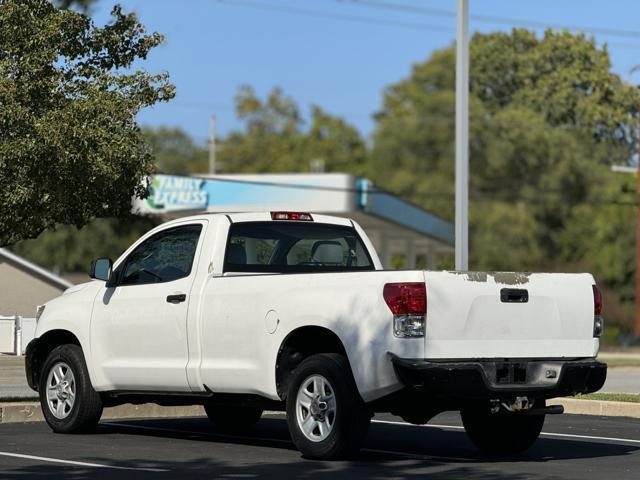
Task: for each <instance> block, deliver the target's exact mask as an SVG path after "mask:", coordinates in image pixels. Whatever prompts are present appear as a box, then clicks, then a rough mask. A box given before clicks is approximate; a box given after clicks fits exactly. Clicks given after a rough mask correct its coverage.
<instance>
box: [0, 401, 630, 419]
mask: <svg viewBox="0 0 640 480" xmlns="http://www.w3.org/2000/svg"><path fill="white" fill-rule="evenodd" d="M547 405H562V406H564V411H565V413H571V414H578V415H598V416H606V417H631V418H640V403H631V402H609V401H602V400H577V399H575V398H554V399H551V400H549V401H547ZM204 415H205V413H204V410H203V408H202V406H200V405H192V406H188V407H161V406H159V405H156V404H155V403H145V404H142V405H130V404H126V405H119V406H117V407H111V408H105V409H104V412H103V414H102V419H103V420H115V419H122V418H167V417H172V418H179V417H201V416H204ZM43 420H44V417H43V416H42V411H41V410H40V403H38V402H11V403H0V424H2V423H16V422H41V421H43Z"/></svg>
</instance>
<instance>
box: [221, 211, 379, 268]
mask: <svg viewBox="0 0 640 480" xmlns="http://www.w3.org/2000/svg"><path fill="white" fill-rule="evenodd" d="M352 270H353V271H360V270H374V265H373V262H372V261H371V257H370V256H369V253H368V252H367V250H366V248H365V247H364V245H363V244H362V240H361V239H360V237H359V236H358V233H357V232H356V230H355V229H354V228H352V227H342V226H339V225H329V224H323V223H311V222H305V223H302V222H300V223H298V222H242V223H234V224H233V225H231V227H230V229H229V240H228V242H227V251H226V254H225V262H224V271H225V272H273V273H304V272H307V273H308V272H328V271H333V272H335V271H352Z"/></svg>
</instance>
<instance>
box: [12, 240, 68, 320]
mask: <svg viewBox="0 0 640 480" xmlns="http://www.w3.org/2000/svg"><path fill="white" fill-rule="evenodd" d="M71 286H72V283H70V282H68V281H67V280H65V279H64V278H62V277H59V276H58V275H56V274H54V273H52V272H50V271H49V270H45V269H44V268H42V267H39V266H38V265H36V264H34V263H31V262H29V261H27V260H25V259H24V258H22V257H20V256H18V255H16V254H15V253H12V252H10V251H9V250H7V249H4V248H0V315H3V316H13V315H18V316H21V317H26V318H32V317H34V316H35V314H36V307H37V306H38V305H41V304H43V303H45V302H47V301H49V300H51V299H52V298H54V297H57V296H59V295H60V294H61V293H62V292H63V291H64V290H66V289H67V288H69V287H71Z"/></svg>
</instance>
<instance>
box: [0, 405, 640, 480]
mask: <svg viewBox="0 0 640 480" xmlns="http://www.w3.org/2000/svg"><path fill="white" fill-rule="evenodd" d="M397 422H399V419H397V418H395V417H391V416H381V417H377V418H376V422H375V423H374V424H372V428H371V431H370V433H369V437H368V441H367V445H366V448H365V449H364V450H363V452H362V454H361V455H360V456H359V457H357V458H355V459H353V460H350V461H340V462H318V461H311V460H305V459H303V458H301V456H300V454H299V453H298V452H297V451H296V450H295V449H294V447H293V445H292V443H291V441H290V439H289V435H288V431H287V425H286V422H285V420H284V418H283V417H281V416H269V417H266V418H263V419H262V420H261V421H260V423H259V424H258V425H257V426H256V428H255V429H254V430H252V431H249V432H247V433H245V434H242V435H225V434H222V433H219V432H216V431H215V430H213V428H212V427H211V426H210V424H209V422H208V420H207V419H206V418H183V419H170V420H166V419H165V420H136V421H132V420H127V421H114V422H103V423H102V424H101V425H100V427H99V430H98V432H97V433H95V434H90V435H56V434H53V433H51V431H50V430H49V429H48V427H47V426H46V425H45V424H44V423H30V424H5V425H0V438H1V439H2V442H1V443H0V472H2V474H1V475H0V476H1V477H2V478H3V479H6V480H9V479H29V478H73V479H81V478H92V479H94V478H97V479H118V480H120V479H123V478H172V479H174V478H180V479H187V478H198V479H200V478H279V479H282V478H331V479H332V480H334V479H338V478H370V479H386V478H412V477H426V476H428V478H430V479H441V478H442V479H445V478H446V479H454V478H465V479H468V480H473V479H489V478H491V479H494V478H497V479H510V480H513V479H516V480H517V479H524V478H528V479H530V478H532V479H549V478H563V479H569V478H572V479H573V478H575V479H580V480H585V479H598V480H602V479H606V478H612V479H615V480H623V479H637V478H638V472H640V420H631V419H625V418H606V417H585V416H578V415H561V416H552V417H548V421H547V423H546V425H545V429H544V431H545V432H546V433H545V434H544V435H543V437H542V438H541V439H540V440H539V441H538V443H537V444H536V445H535V446H534V448H533V449H531V450H530V451H529V452H528V453H527V454H525V455H521V456H517V457H511V458H487V457H483V456H482V455H480V454H479V453H478V452H477V451H476V450H475V449H474V448H473V447H472V445H471V444H470V442H469V441H468V439H467V437H466V435H465V433H464V432H463V431H462V430H461V427H460V420H459V416H458V415H457V414H442V415H440V416H438V417H436V418H435V419H434V420H433V421H432V422H431V423H432V426H428V427H416V426H411V425H407V424H402V423H397Z"/></svg>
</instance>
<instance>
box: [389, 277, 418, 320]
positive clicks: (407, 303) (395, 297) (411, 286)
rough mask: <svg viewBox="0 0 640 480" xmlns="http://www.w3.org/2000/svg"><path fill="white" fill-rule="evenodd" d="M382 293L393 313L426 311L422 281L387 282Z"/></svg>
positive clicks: (411, 313)
mask: <svg viewBox="0 0 640 480" xmlns="http://www.w3.org/2000/svg"><path fill="white" fill-rule="evenodd" d="M382 295H383V296H384V301H385V302H387V305H388V306H389V310H391V313H393V314H394V315H407V314H409V315H424V314H425V313H426V312H427V288H426V286H425V284H424V283H421V282H415V283H387V284H386V285H385V286H384V290H383V292H382Z"/></svg>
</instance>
